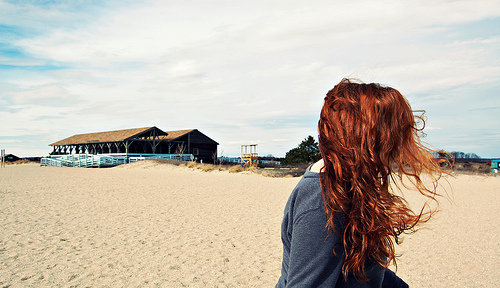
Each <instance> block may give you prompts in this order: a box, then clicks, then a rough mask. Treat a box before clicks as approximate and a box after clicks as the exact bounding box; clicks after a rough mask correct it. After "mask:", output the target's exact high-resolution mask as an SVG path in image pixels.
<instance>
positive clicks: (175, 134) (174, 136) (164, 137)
mask: <svg viewBox="0 0 500 288" xmlns="http://www.w3.org/2000/svg"><path fill="white" fill-rule="evenodd" d="M194 130H196V129H187V130H177V131H165V133H167V135H161V136H159V138H160V139H162V140H168V141H171V140H174V139H177V138H179V137H182V136H184V135H186V134H188V133H190V132H193V131H194Z"/></svg>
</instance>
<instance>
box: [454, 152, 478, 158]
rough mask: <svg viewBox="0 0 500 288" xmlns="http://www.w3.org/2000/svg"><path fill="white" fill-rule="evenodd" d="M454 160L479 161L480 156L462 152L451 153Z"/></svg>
mask: <svg viewBox="0 0 500 288" xmlns="http://www.w3.org/2000/svg"><path fill="white" fill-rule="evenodd" d="M450 154H451V155H452V156H453V158H454V159H479V158H481V157H479V155H477V154H475V153H464V152H461V151H453V152H450Z"/></svg>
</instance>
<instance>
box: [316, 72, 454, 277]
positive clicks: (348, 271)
mask: <svg viewBox="0 0 500 288" xmlns="http://www.w3.org/2000/svg"><path fill="white" fill-rule="evenodd" d="M418 117H420V118H418ZM416 118H417V121H416ZM423 121H424V119H423V118H422V116H414V114H413V111H412V109H411V107H410V105H409V103H408V101H407V100H406V99H405V98H404V97H403V95H401V93H399V91H397V90H396V89H393V88H390V87H382V86H380V85H379V84H374V83H372V84H359V83H353V82H352V81H350V80H348V79H343V80H342V81H341V82H340V83H339V84H337V85H336V86H335V87H334V88H333V89H332V90H330V91H329V92H328V94H327V95H326V97H325V103H324V106H323V109H322V110H321V116H320V120H319V123H318V132H319V149H320V152H321V156H322V158H323V161H324V167H323V168H322V172H323V173H320V177H321V186H322V192H323V202H324V205H325V212H326V216H327V227H329V228H331V229H332V230H333V231H335V233H337V234H338V235H339V236H341V237H342V240H343V249H344V257H345V259H344V260H345V261H344V264H343V266H342V273H343V276H344V278H345V279H347V277H348V276H349V275H353V276H355V277H356V278H357V279H360V280H364V281H366V280H368V279H367V277H366V273H365V263H366V262H367V261H375V262H377V263H379V264H380V265H382V266H383V267H387V266H388V265H389V264H390V263H392V262H394V263H395V250H394V244H395V243H396V244H399V240H400V238H399V237H400V235H401V234H402V233H410V232H414V231H415V230H416V225H417V224H419V223H420V222H425V221H427V220H428V219H429V218H430V216H431V214H432V212H433V210H432V209H430V210H425V211H424V209H423V208H422V210H420V212H419V213H415V212H413V211H412V210H411V209H410V208H409V207H408V205H407V202H406V201H405V200H404V199H403V198H402V197H400V196H397V195H395V194H394V193H393V192H392V189H390V187H389V183H390V181H395V180H397V177H399V180H401V181H403V177H405V178H408V179H409V180H410V182H411V183H412V185H413V186H414V187H415V188H416V189H417V190H418V191H419V192H420V193H421V194H422V195H424V196H426V197H428V198H429V199H428V200H430V201H435V200H436V198H435V196H436V195H437V193H436V187H437V186H436V185H437V179H438V178H439V177H440V176H441V174H442V173H445V172H443V171H442V170H441V168H440V163H439V162H440V160H436V158H435V157H434V156H433V155H432V152H434V150H431V149H429V148H427V147H425V146H424V145H423V144H422V143H421V141H420V138H419V131H420V128H419V127H417V126H416V125H417V123H423ZM445 161H446V160H445ZM449 164H450V165H451V163H449ZM422 173H429V174H433V175H434V177H433V178H432V179H433V180H434V181H433V182H432V187H430V188H428V187H426V185H424V183H423V181H422V179H421V175H422ZM403 183H404V182H403ZM338 213H343V214H344V216H345V217H344V219H345V221H344V226H343V231H337V230H336V227H334V218H335V216H336V215H337V214H338Z"/></svg>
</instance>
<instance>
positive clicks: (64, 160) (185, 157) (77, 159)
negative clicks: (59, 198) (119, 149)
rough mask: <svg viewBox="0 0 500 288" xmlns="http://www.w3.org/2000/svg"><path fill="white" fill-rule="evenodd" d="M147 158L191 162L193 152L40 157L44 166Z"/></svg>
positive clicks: (106, 164) (117, 162)
mask: <svg viewBox="0 0 500 288" xmlns="http://www.w3.org/2000/svg"><path fill="white" fill-rule="evenodd" d="M145 159H171V160H177V161H185V162H190V161H193V160H194V156H193V154H99V155H93V154H71V155H52V156H49V157H43V158H41V159H40V165H42V166H55V167H63V166H67V167H112V166H117V165H121V164H125V163H131V162H136V161H140V160H145Z"/></svg>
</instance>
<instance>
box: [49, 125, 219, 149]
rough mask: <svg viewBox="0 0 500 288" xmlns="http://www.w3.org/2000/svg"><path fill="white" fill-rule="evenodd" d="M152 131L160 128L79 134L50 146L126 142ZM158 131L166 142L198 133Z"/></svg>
mask: <svg viewBox="0 0 500 288" xmlns="http://www.w3.org/2000/svg"><path fill="white" fill-rule="evenodd" d="M150 129H158V128H157V127H154V126H153V127H144V128H134V129H124V130H116V131H106V132H97V133H85V134H77V135H73V136H71V137H68V138H65V139H63V140H60V141H57V142H54V143H52V144H49V146H57V145H71V144H86V143H100V142H116V141H124V140H126V139H129V138H133V137H134V136H136V135H139V134H141V133H144V132H146V131H148V130H150ZM158 130H159V132H160V133H159V134H160V135H159V136H158V138H159V139H160V140H166V141H172V140H175V139H177V138H179V137H182V136H184V135H186V134H189V133H191V132H193V131H196V129H187V130H177V131H165V132H164V131H162V130H160V129H158ZM207 138H208V137H207ZM210 140H212V139H210ZM212 141H213V140H212ZM214 142H215V141H214ZM216 143H217V142H216Z"/></svg>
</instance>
